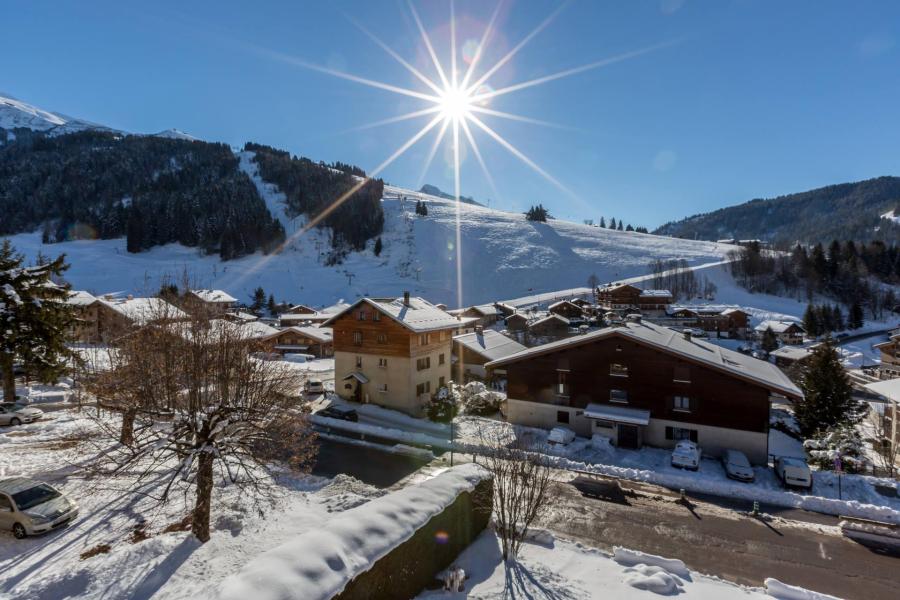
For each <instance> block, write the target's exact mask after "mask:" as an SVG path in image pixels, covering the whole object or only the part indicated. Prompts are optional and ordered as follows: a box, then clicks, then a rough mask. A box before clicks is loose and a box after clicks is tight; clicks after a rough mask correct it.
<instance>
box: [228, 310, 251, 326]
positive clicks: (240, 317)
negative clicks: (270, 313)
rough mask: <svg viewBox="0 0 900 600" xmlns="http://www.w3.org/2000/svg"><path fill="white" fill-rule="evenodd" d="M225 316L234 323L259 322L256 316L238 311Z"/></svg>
mask: <svg viewBox="0 0 900 600" xmlns="http://www.w3.org/2000/svg"><path fill="white" fill-rule="evenodd" d="M227 316H229V317H231V318H233V319H235V320H236V321H243V322H245V323H247V322H250V321H257V320H259V317H257V316H256V315H254V314H252V313H248V312H243V311H240V310H238V311H234V312H229V313H227Z"/></svg>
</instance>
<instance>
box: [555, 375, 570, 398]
mask: <svg viewBox="0 0 900 600" xmlns="http://www.w3.org/2000/svg"><path fill="white" fill-rule="evenodd" d="M556 394H557V395H558V396H568V395H569V372H568V371H557V372H556Z"/></svg>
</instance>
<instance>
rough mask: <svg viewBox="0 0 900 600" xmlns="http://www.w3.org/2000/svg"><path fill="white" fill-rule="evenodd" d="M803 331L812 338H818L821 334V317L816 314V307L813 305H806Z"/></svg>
mask: <svg viewBox="0 0 900 600" xmlns="http://www.w3.org/2000/svg"><path fill="white" fill-rule="evenodd" d="M803 329H805V330H806V333H808V334H809V335H811V336H812V337H818V336H819V333H821V331H820V329H819V317H818V315H817V314H816V307H815V306H814V305H812V304H807V305H806V310H805V311H804V313H803Z"/></svg>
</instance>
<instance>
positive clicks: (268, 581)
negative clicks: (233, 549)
mask: <svg viewBox="0 0 900 600" xmlns="http://www.w3.org/2000/svg"><path fill="white" fill-rule="evenodd" d="M487 476H488V473H487V471H485V470H484V468H483V467H480V466H478V465H475V464H466V465H458V466H456V467H451V468H450V469H447V470H445V471H443V472H442V473H440V474H439V475H437V476H435V477H433V478H431V479H428V480H426V481H423V482H422V483H418V484H415V485H410V486H408V487H405V488H403V489H401V490H398V491H395V492H392V493H390V494H387V495H385V496H382V497H380V498H375V499H374V500H370V501H368V502H366V503H365V504H363V505H361V506H358V507H356V508H351V509H350V510H346V511H344V512H342V513H339V514H337V515H335V516H334V517H332V518H331V519H329V520H328V521H326V522H325V523H322V524H321V525H320V526H318V527H315V528H313V529H311V530H310V531H308V532H306V533H304V534H301V535H299V536H296V537H294V538H292V539H291V540H290V541H288V542H285V543H283V544H281V545H280V546H276V547H275V548H272V549H270V550H267V551H265V552H262V553H261V554H259V555H257V556H256V557H254V558H253V559H252V560H250V561H249V562H248V563H247V564H245V565H244V566H243V567H242V568H240V570H239V571H238V572H237V573H236V574H234V575H231V576H230V577H228V578H227V579H226V580H225V581H224V582H223V583H222V587H221V594H220V597H221V598H222V600H239V599H240V600H245V599H246V598H253V599H254V600H277V599H283V598H288V597H291V598H303V599H304V600H326V599H328V598H334V597H335V596H336V595H338V594H340V592H341V591H342V590H343V589H344V588H345V586H346V585H347V583H348V582H350V581H351V580H352V579H354V578H355V577H357V576H358V575H360V574H361V573H363V572H365V571H367V570H368V569H370V568H371V566H372V565H373V564H375V563H376V562H377V561H378V560H379V559H381V558H382V557H383V556H385V555H386V554H387V553H388V552H390V551H391V550H393V549H394V548H396V547H397V546H398V545H400V544H401V543H402V542H405V541H407V540H408V539H410V538H411V537H412V535H413V534H414V533H415V532H416V531H418V530H419V529H420V528H421V527H422V526H424V525H425V524H426V523H428V522H429V521H430V520H431V519H432V518H433V517H434V516H435V515H437V514H440V513H441V512H443V511H444V510H445V509H446V508H447V507H448V506H450V505H451V504H452V503H453V502H454V501H455V500H456V498H457V497H458V496H459V495H460V494H461V493H462V492H471V491H472V490H473V489H474V488H475V486H476V485H478V483H479V482H480V481H482V480H483V479H484V478H486V477H487Z"/></svg>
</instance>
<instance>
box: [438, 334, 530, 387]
mask: <svg viewBox="0 0 900 600" xmlns="http://www.w3.org/2000/svg"><path fill="white" fill-rule="evenodd" d="M522 350H525V346H523V345H522V344H520V343H519V342H517V341H515V340H513V339H511V338H508V337H506V336H505V335H503V334H502V333H500V332H498V331H494V330H493V329H479V330H476V331H475V332H474V333H467V334H465V335H460V336H456V337H454V338H453V355H454V356H455V357H456V360H457V363H458V364H461V365H462V368H461V370H462V372H463V374H464V377H465V379H470V378H473V377H474V378H477V379H482V380H483V379H486V378H487V372H486V370H485V368H484V365H485V364H486V363H488V362H490V361H492V360H498V359H501V358H506V357H507V356H511V355H513V354H515V353H516V352H521V351H522ZM494 374H495V375H503V373H502V372H499V371H495V372H494Z"/></svg>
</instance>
